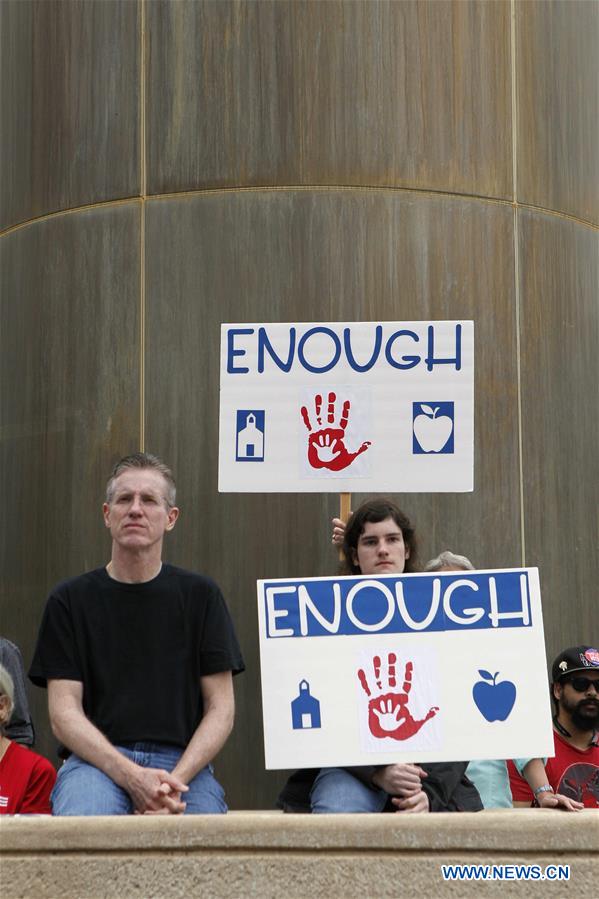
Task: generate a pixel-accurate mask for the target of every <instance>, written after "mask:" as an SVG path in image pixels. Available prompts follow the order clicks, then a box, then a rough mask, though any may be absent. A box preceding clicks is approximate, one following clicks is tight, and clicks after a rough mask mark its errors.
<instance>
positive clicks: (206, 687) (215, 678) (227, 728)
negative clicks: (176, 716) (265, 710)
mask: <svg viewBox="0 0 599 899" xmlns="http://www.w3.org/2000/svg"><path fill="white" fill-rule="evenodd" d="M200 686H201V690H202V702H203V706H204V715H203V717H202V720H201V721H200V723H199V725H198V727H197V729H196V731H195V733H194V735H193V737H192V738H191V740H190V741H189V744H188V746H187V749H186V750H185V752H184V753H183V755H182V756H181V758H180V759H179V761H178V762H177V764H176V765H175V767H174V768H173V776H174V777H176V778H178V779H179V780H180V781H183V783H186V784H187V783H189V781H190V780H191V779H192V778H193V777H195V775H196V774H197V773H198V771H201V770H202V768H204V767H205V766H206V765H207V764H208V763H209V762H211V761H212V759H213V758H214V757H215V755H217V753H218V752H219V751H220V750H221V749H222V747H223V746H224V745H225V743H226V741H227V737H228V736H229V734H230V733H231V730H232V729H233V720H234V718H235V697H234V694H233V675H232V674H231V672H230V671H219V672H218V674H206V675H204V676H203V677H202V678H200Z"/></svg>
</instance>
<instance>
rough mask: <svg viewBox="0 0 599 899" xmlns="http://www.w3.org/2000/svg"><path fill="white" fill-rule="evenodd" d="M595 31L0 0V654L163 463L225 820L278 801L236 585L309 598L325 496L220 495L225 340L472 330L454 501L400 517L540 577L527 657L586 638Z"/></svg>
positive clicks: (43, 730) (590, 27)
mask: <svg viewBox="0 0 599 899" xmlns="http://www.w3.org/2000/svg"><path fill="white" fill-rule="evenodd" d="M598 36H599V6H598V5H597V4H591V3H585V2H578V0H573V2H549V3H547V2H539V3H537V2H522V3H521V2H513V3H508V2H503V0H499V2H487V0H480V2H479V0H472V2H469V3H462V2H451V3H428V2H422V0H420V2H383V0H381V2H368V0H366V2H361V0H358V2H353V0H329V2H327V3H312V2H304V0H295V2H289V3H283V2H270V0H263V2H260V3H250V2H228V0H218V2H212V0H196V2H187V0H182V2H177V3H171V2H163V0H156V2H152V3H145V2H142V0H138V2H110V3H105V2H102V0H88V2H87V3H84V4H83V3H71V2H68V0H66V2H63V0H58V2H55V0H50V2H42V0H35V2H32V3H21V2H19V0H5V2H4V3H2V4H0V51H1V54H0V66H1V67H2V68H1V71H0V99H1V107H0V129H1V132H2V145H1V146H2V150H1V152H2V158H1V159H0V228H1V229H3V230H1V231H0V264H1V269H0V272H1V274H0V289H1V296H0V302H1V330H0V396H1V408H0V485H1V490H2V496H3V499H4V502H3V503H2V507H1V508H2V532H3V541H2V544H1V546H2V548H1V550H0V554H1V562H2V565H1V585H0V590H1V593H0V600H1V602H2V610H3V616H2V631H3V632H4V633H5V634H6V635H7V636H9V637H11V638H12V639H14V640H16V641H17V642H18V643H19V644H20V645H21V647H22V649H23V652H24V655H25V656H26V658H28V657H29V655H30V653H31V650H32V647H33V641H34V638H35V632H36V628H37V623H38V620H39V616H40V613H41V609H42V606H43V602H44V598H45V595H46V593H47V590H48V589H49V587H50V586H51V585H52V584H53V583H54V582H55V581H57V580H59V579H61V578H64V577H66V576H68V575H71V574H75V573H77V572H79V571H81V570H84V569H85V568H89V567H92V566H94V565H97V564H101V563H102V562H103V561H105V559H106V554H107V548H108V547H107V541H106V536H105V533H104V528H103V525H102V522H101V518H100V514H99V511H100V503H101V499H102V489H103V482H104V477H105V475H106V473H107V471H108V469H109V467H110V465H111V464H112V462H113V461H114V460H115V459H116V458H117V457H118V456H120V455H121V454H123V453H125V452H129V451H133V450H135V449H137V448H139V447H140V446H144V447H145V448H147V449H150V450H153V451H155V452H158V453H160V454H162V455H164V456H165V458H166V459H167V460H169V461H170V462H171V463H172V464H173V466H174V468H175V471H176V473H177V475H178V480H179V484H180V495H181V504H182V506H183V516H182V519H181V521H180V523H179V524H178V526H177V530H176V531H175V533H174V534H173V539H172V541H171V542H170V544H169V548H168V553H169V556H170V558H171V559H173V560H174V561H177V562H178V563H180V564H183V565H188V566H191V567H195V568H199V569H202V570H205V571H207V572H209V573H210V574H212V575H213V576H214V577H215V578H216V579H217V580H218V581H219V582H220V583H221V584H222V586H223V588H224V590H225V593H226V595H227V596H228V598H229V601H230V604H231V607H232V610H233V614H234V617H235V619H236V622H237V626H238V629H239V632H240V635H241V640H242V643H243V647H244V651H245V654H246V658H247V661H248V672H247V673H246V674H245V675H244V676H243V677H242V678H240V679H239V680H238V683H237V697H238V709H239V711H238V723H237V727H236V731H235V733H234V736H233V738H232V739H231V741H230V743H229V745H228V746H227V748H226V750H225V751H224V752H223V754H222V756H221V759H220V760H219V773H220V774H221V777H222V779H223V780H224V782H225V785H226V787H227V789H228V792H229V796H230V800H231V803H232V805H233V807H237V808H239V807H264V806H266V807H268V806H270V805H271V804H272V802H273V799H274V796H275V794H276V791H277V787H278V784H279V782H280V781H281V779H282V775H280V774H277V773H274V774H266V773H262V769H263V756H262V750H261V740H262V732H261V724H260V715H261V711H260V700H259V687H258V678H259V674H258V653H257V641H256V636H257V635H256V621H255V580H256V578H257V577H262V576H277V575H287V574H294V573H295V574H301V573H310V574H324V573H328V572H330V571H331V569H332V568H333V566H334V565H335V557H334V554H333V553H332V551H331V550H330V548H329V545H328V538H329V525H328V519H329V518H330V516H331V515H332V514H333V513H334V512H335V511H336V499H335V497H334V496H330V495H323V496H315V495H310V496H307V497H304V496H301V495H274V494H273V495H258V496H256V495H241V496H232V495H222V496H221V495H219V494H218V493H217V491H216V471H217V436H218V420H217V409H218V405H217V396H218V341H219V324H220V322H221V321H227V320H229V321H243V320H259V321H273V320H282V321H285V320H289V321H293V320H311V319H313V320H335V319H337V320H354V319H370V320H375V319H379V320H388V319H402V318H405V319H410V318H415V319H418V318H425V319H426V318H462V317H463V318H473V319H474V320H475V322H476V339H477V357H476V453H475V465H476V473H475V484H476V486H475V491H474V493H473V494H469V495H463V494H461V495H460V494H458V495H451V494H447V495H440V496H433V495H409V496H404V497H400V498H399V499H400V501H401V502H402V504H403V505H404V506H405V507H406V508H407V509H408V510H409V511H410V512H411V513H412V514H413V516H414V517H415V519H416V520H417V523H418V527H419V531H420V533H421V535H422V553H423V556H424V557H425V558H427V557H429V556H430V555H433V554H436V553H437V552H438V551H440V550H441V549H443V548H446V547H450V548H452V549H454V550H455V551H457V552H462V553H466V554H467V555H469V556H471V557H472V559H473V560H474V561H475V562H476V563H477V564H478V565H481V566H482V565H484V566H509V565H519V564H521V563H526V564H538V565H539V566H540V569H541V579H542V587H543V597H544V609H545V619H546V633H547V644H548V653H549V655H550V656H552V655H553V654H555V653H556V652H557V651H558V649H559V648H560V647H562V646H563V645H565V644H571V643H579V642H586V641H589V642H593V641H595V642H597V641H598V640H599V634H598V630H597V626H596V614H595V608H594V606H595V599H594V597H595V594H596V561H597V555H596V554H597V544H598V523H597V505H598V503H597V499H598V497H597V484H598V483H599V471H598V461H597V459H598V454H597V445H599V433H598V425H597V382H598V365H597V355H598V354H597V338H598V336H599V311H598V303H597V282H598V273H599V266H598V252H597V230H596V226H597V222H598V221H599V208H598V207H599V197H598V191H597V184H598V183H599V172H598V163H597V160H598V158H599V157H598V153H597V142H596V133H597V83H598V79H597V74H598V68H597V54H596V53H595V47H596V45H597V37H598ZM358 499H359V498H356V500H355V502H357V501H358ZM32 695H33V696H34V697H35V699H34V709H35V713H36V719H37V723H38V732H39V741H38V745H39V747H40V749H41V750H42V751H46V752H47V753H51V752H52V748H51V747H52V740H51V737H50V736H49V733H48V729H47V723H46V720H45V712H44V708H43V706H44V702H43V696H42V695H41V693H39V692H38V691H32Z"/></svg>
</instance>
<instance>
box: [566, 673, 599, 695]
mask: <svg viewBox="0 0 599 899" xmlns="http://www.w3.org/2000/svg"><path fill="white" fill-rule="evenodd" d="M568 683H569V684H571V685H572V686H573V687H574V689H575V690H576V692H577V693H586V691H587V690H588V689H589V687H590V686H591V685H592V686H593V687H594V689H595V693H598V694H599V680H591V678H590V677H572V678H570V680H569V681H568Z"/></svg>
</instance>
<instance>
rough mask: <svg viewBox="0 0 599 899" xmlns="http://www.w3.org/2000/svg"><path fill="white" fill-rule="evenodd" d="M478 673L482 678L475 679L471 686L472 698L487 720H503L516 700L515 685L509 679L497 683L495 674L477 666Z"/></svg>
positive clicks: (496, 673) (497, 672)
mask: <svg viewBox="0 0 599 899" xmlns="http://www.w3.org/2000/svg"><path fill="white" fill-rule="evenodd" d="M478 673H479V674H480V676H481V677H482V678H483V679H482V680H479V681H477V682H476V683H475V684H474V687H473V688H472V698H473V699H474V702H475V703H476V706H477V708H478V710H479V712H480V713H481V715H483V717H484V718H486V719H487V721H505V719H506V718H507V717H508V715H509V714H510V712H511V711H512V709H513V708H514V703H515V701H516V685H515V684H513V683H512V682H511V681H510V680H503V681H500V682H499V683H497V675H498V674H499V671H496V672H495V674H490V672H488V671H484V670H483V669H481V668H479V671H478Z"/></svg>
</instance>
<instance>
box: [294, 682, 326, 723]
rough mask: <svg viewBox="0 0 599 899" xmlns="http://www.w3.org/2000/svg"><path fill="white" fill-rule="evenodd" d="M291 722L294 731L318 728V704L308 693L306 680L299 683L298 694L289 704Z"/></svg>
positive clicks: (308, 687) (308, 685) (308, 688)
mask: <svg viewBox="0 0 599 899" xmlns="http://www.w3.org/2000/svg"><path fill="white" fill-rule="evenodd" d="M291 722H292V724H293V729H294V730H310V729H313V728H317V727H320V703H319V701H318V699H316V698H315V697H314V696H312V694H311V693H310V684H309V683H308V681H307V680H301V681H300V682H299V694H298V695H297V696H296V697H295V699H294V700H292V702H291Z"/></svg>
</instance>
